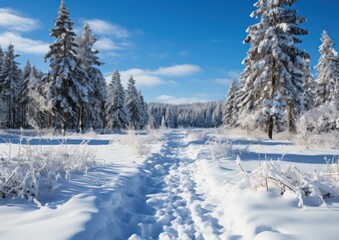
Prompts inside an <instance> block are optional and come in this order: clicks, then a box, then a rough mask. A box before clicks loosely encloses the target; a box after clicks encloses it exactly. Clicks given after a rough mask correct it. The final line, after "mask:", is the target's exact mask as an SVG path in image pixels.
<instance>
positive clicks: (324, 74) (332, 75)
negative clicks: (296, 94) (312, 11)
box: [316, 31, 339, 106]
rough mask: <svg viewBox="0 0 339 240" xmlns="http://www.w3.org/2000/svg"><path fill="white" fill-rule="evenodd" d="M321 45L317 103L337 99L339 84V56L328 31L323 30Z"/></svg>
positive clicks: (318, 65)
mask: <svg viewBox="0 0 339 240" xmlns="http://www.w3.org/2000/svg"><path fill="white" fill-rule="evenodd" d="M321 42H322V43H321V45H320V47H319V52H320V58H319V61H318V64H317V66H316V68H317V87H316V89H317V99H316V105H317V106H319V105H321V104H324V103H326V102H327V103H330V102H331V101H332V99H335V95H336V94H335V92H336V86H337V85H338V84H339V58H338V53H337V52H336V51H335V49H334V43H333V41H332V39H331V38H330V37H329V35H328V34H327V32H326V31H323V34H322V37H321Z"/></svg>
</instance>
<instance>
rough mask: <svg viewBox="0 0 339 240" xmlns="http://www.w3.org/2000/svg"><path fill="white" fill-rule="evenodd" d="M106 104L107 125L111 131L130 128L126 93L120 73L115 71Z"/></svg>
mask: <svg viewBox="0 0 339 240" xmlns="http://www.w3.org/2000/svg"><path fill="white" fill-rule="evenodd" d="M107 88H108V91H107V100H106V104H105V109H106V110H105V112H106V123H107V127H108V128H110V129H115V130H120V129H122V128H126V127H128V124H129V120H128V114H127V110H126V108H125V91H124V88H123V87H122V84H121V79H120V73H119V71H118V70H115V71H114V73H113V76H112V81H111V82H110V84H109V85H108V87H107Z"/></svg>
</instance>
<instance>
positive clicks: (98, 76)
mask: <svg viewBox="0 0 339 240" xmlns="http://www.w3.org/2000/svg"><path fill="white" fill-rule="evenodd" d="M96 41H97V39H96V37H95V36H94V35H93V34H92V31H91V29H90V26H89V24H85V26H84V28H83V31H82V35H81V37H78V38H77V44H78V48H77V54H78V58H79V60H80V63H81V67H82V68H83V69H84V71H85V72H86V74H87V77H88V79H87V81H84V82H83V84H84V85H86V88H87V89H88V103H85V105H84V106H83V107H82V108H83V114H81V117H80V119H79V120H80V123H79V125H80V128H83V127H84V128H89V127H93V128H102V127H104V125H105V124H104V123H105V117H104V116H105V114H104V112H105V108H104V106H105V99H106V96H107V91H106V81H105V78H104V77H103V75H102V73H101V71H100V69H98V66H102V65H103V63H102V62H100V61H99V58H98V54H99V51H98V50H96V49H94V44H95V43H96Z"/></svg>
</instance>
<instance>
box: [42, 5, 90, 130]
mask: <svg viewBox="0 0 339 240" xmlns="http://www.w3.org/2000/svg"><path fill="white" fill-rule="evenodd" d="M54 23H55V28H53V29H52V30H51V36H53V37H55V38H56V40H55V42H54V43H53V44H51V45H50V46H49V48H50V50H49V52H48V53H47V55H46V57H45V59H49V60H50V65H49V66H50V71H49V73H48V74H47V75H46V76H45V77H44V78H46V80H43V81H47V82H48V93H47V100H48V101H49V102H50V104H51V105H52V106H53V115H54V116H53V125H54V126H55V127H57V128H60V127H62V129H63V131H65V130H66V129H67V127H68V124H73V126H75V125H76V124H77V122H78V121H77V120H78V119H79V115H80V114H81V108H82V106H84V105H85V104H86V103H87V102H88V89H87V88H86V85H84V83H83V81H84V80H87V76H86V73H85V72H84V71H83V69H81V67H80V60H79V59H78V57H77V53H76V49H77V44H76V42H75V33H74V32H73V22H72V21H71V19H70V16H69V12H68V9H67V8H66V6H65V1H64V0H61V3H60V8H59V14H58V17H57V19H56V20H55V21H54Z"/></svg>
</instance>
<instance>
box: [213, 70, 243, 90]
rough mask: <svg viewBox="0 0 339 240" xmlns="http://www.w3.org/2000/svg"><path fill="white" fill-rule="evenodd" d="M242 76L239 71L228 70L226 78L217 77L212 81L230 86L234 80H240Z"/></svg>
mask: <svg viewBox="0 0 339 240" xmlns="http://www.w3.org/2000/svg"><path fill="white" fill-rule="evenodd" d="M239 78H240V73H239V72H237V71H228V72H226V77H225V78H216V79H213V80H212V81H213V82H214V83H216V84H218V85H222V86H229V85H230V84H231V83H232V82H233V80H237V81H238V80H239Z"/></svg>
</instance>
